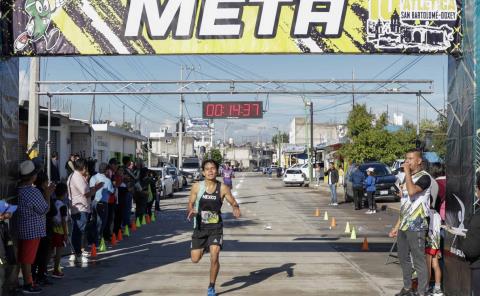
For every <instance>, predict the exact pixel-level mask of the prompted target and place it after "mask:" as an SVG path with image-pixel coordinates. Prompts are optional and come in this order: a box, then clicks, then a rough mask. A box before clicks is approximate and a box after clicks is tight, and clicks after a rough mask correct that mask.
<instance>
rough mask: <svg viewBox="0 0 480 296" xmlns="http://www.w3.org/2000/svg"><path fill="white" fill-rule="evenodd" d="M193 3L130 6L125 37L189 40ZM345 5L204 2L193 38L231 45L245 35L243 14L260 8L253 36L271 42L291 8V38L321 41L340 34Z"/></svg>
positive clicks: (135, 0) (313, 0) (138, 0)
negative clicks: (312, 35) (313, 33)
mask: <svg viewBox="0 0 480 296" xmlns="http://www.w3.org/2000/svg"><path fill="white" fill-rule="evenodd" d="M197 2H198V1H192V0H165V1H163V4H160V1H159V0H130V2H129V4H128V14H127V18H126V25H125V32H124V35H125V37H129V38H135V37H139V36H141V35H142V31H143V27H144V26H145V27H146V30H147V32H148V35H149V36H150V38H152V39H166V38H168V37H169V35H170V34H171V35H172V38H174V39H189V38H192V36H193V31H194V27H195V19H196V17H197V9H198V7H197ZM346 2H347V1H346V0H268V1H267V0H249V1H248V0H202V1H201V5H200V8H199V12H198V24H197V30H196V31H197V32H196V36H197V38H200V39H218V38H223V39H228V38H231V39H235V38H241V37H242V35H243V28H244V25H245V24H244V22H243V20H242V15H243V10H244V8H245V7H248V6H259V12H258V16H257V23H256V28H255V36H256V37H259V38H275V36H276V33H277V28H278V23H279V19H280V14H281V10H282V7H283V6H287V5H288V6H295V9H294V19H293V22H292V27H291V33H290V34H291V36H292V37H293V38H304V37H307V36H308V34H309V32H310V30H311V29H312V27H319V33H320V35H322V36H325V37H339V36H340V35H341V34H342V30H343V22H344V18H345V11H346V8H347V5H346V4H347V3H346Z"/></svg>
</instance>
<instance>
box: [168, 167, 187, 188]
mask: <svg viewBox="0 0 480 296" xmlns="http://www.w3.org/2000/svg"><path fill="white" fill-rule="evenodd" d="M166 170H167V174H168V175H170V176H172V179H173V191H174V192H175V191H180V190H182V189H183V187H185V186H187V178H185V176H184V175H183V174H182V173H181V172H180V170H179V169H177V168H176V167H174V166H167V167H166Z"/></svg>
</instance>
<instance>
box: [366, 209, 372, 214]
mask: <svg viewBox="0 0 480 296" xmlns="http://www.w3.org/2000/svg"><path fill="white" fill-rule="evenodd" d="M365 214H367V215H370V214H373V213H372V210H368V211H366V212H365Z"/></svg>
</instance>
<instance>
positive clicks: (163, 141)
mask: <svg viewBox="0 0 480 296" xmlns="http://www.w3.org/2000/svg"><path fill="white" fill-rule="evenodd" d="M149 141H150V145H151V147H152V148H151V156H150V157H151V166H157V165H159V164H161V163H172V164H174V165H175V166H176V165H177V164H178V138H177V137H176V135H174V134H173V133H170V132H168V129H163V130H162V131H160V132H152V133H150V138H149ZM194 144H195V138H194V137H192V136H188V135H187V136H184V137H183V139H182V146H183V147H182V151H183V157H193V156H196V153H195V152H196V151H195V148H194Z"/></svg>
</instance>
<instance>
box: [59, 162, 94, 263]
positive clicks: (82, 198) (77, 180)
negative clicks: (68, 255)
mask: <svg viewBox="0 0 480 296" xmlns="http://www.w3.org/2000/svg"><path fill="white" fill-rule="evenodd" d="M74 167H75V171H74V172H73V173H72V174H71V175H70V178H69V179H68V182H67V186H68V192H69V197H70V200H71V206H72V208H71V212H72V223H73V230H72V245H73V249H74V251H75V263H77V264H81V263H83V262H88V260H87V258H86V256H87V254H86V253H83V254H82V242H83V239H84V236H85V234H86V228H87V223H88V222H89V221H90V218H91V197H92V196H94V195H95V193H96V192H97V190H99V189H100V188H102V187H103V183H98V184H96V185H95V186H94V187H89V186H88V182H87V178H86V177H87V175H88V168H87V161H86V160H85V159H83V158H80V159H77V160H76V161H75V164H74Z"/></svg>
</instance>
